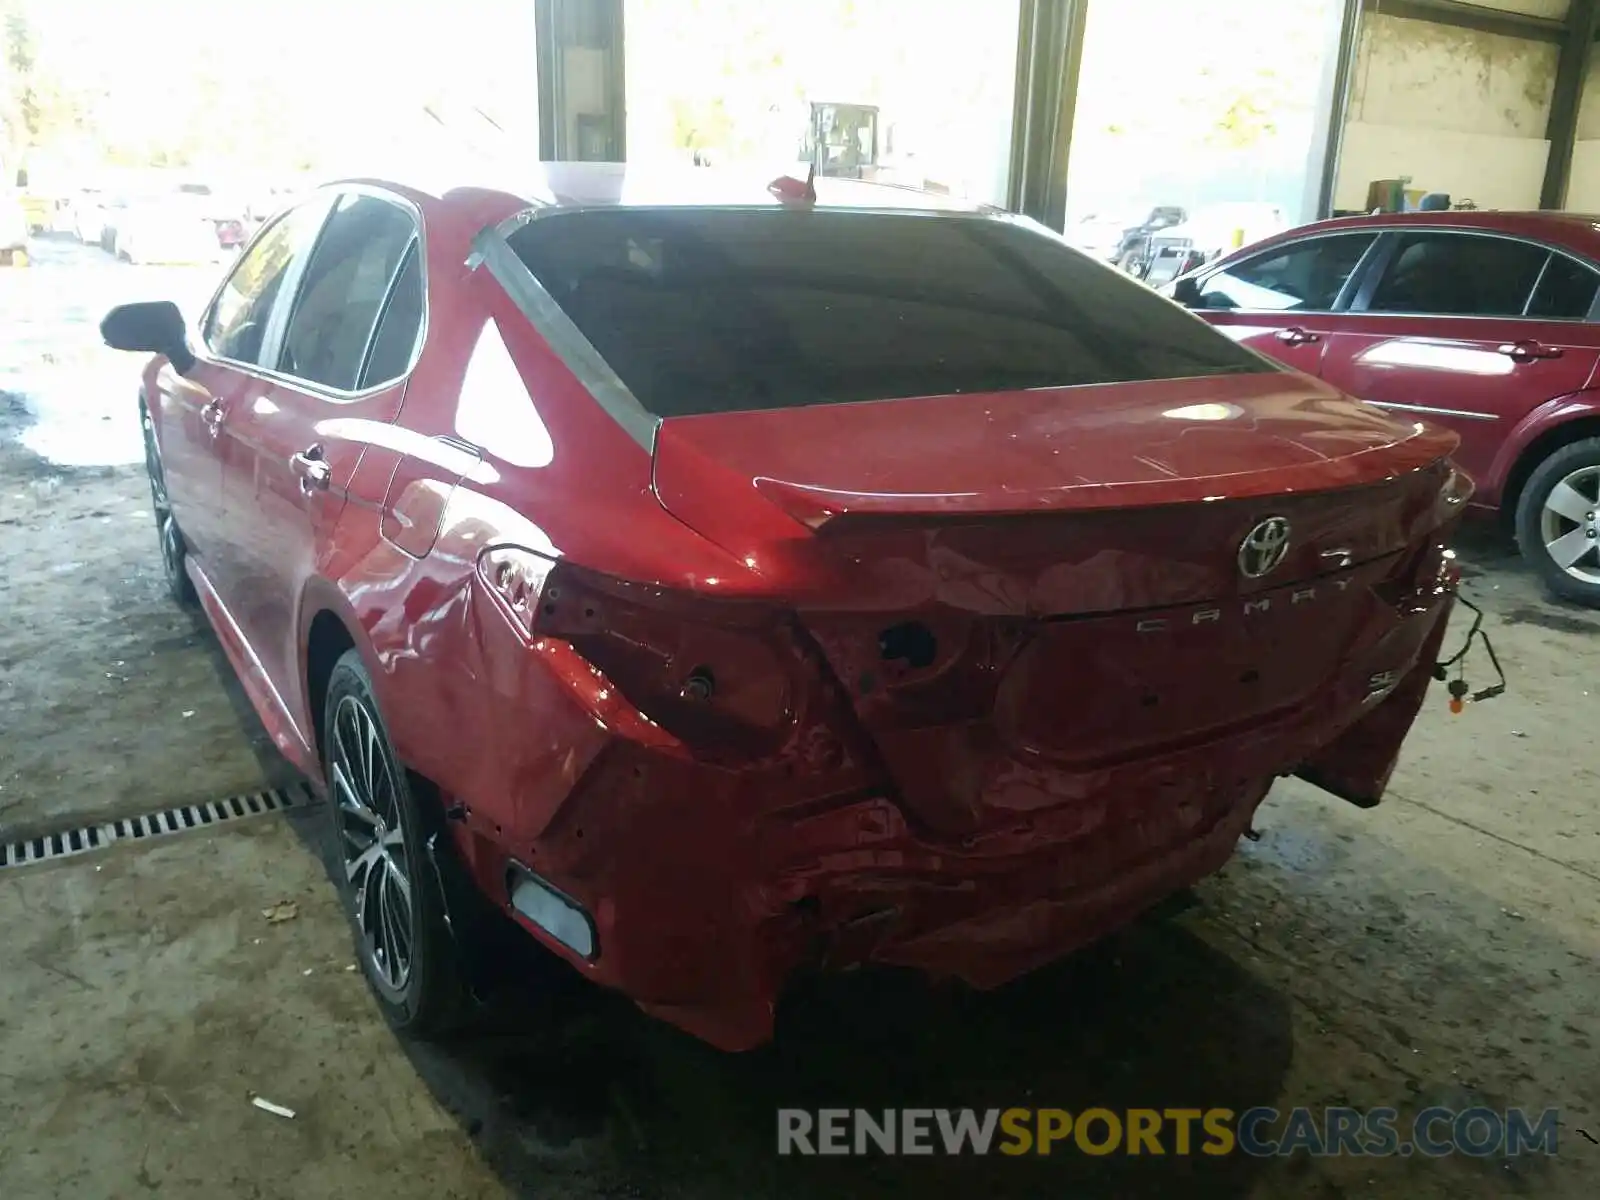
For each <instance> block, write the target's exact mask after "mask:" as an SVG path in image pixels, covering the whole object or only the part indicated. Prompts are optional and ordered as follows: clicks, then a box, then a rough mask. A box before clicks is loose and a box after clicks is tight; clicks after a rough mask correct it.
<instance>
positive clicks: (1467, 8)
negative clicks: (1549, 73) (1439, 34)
mask: <svg viewBox="0 0 1600 1200" xmlns="http://www.w3.org/2000/svg"><path fill="white" fill-rule="evenodd" d="M1364 7H1365V9H1366V11H1367V12H1369V13H1381V14H1382V15H1384V16H1387V17H1404V18H1406V19H1407V20H1411V21H1427V22H1428V23H1429V24H1432V25H1446V26H1449V27H1450V28H1452V29H1473V30H1476V31H1477V32H1479V33H1498V34H1500V35H1502V36H1504V37H1514V38H1524V39H1526V40H1529V41H1535V42H1553V43H1556V44H1558V45H1559V44H1560V43H1562V42H1564V41H1566V37H1567V24H1566V22H1565V21H1557V20H1553V19H1551V18H1550V17H1530V16H1528V15H1527V14H1525V13H1515V12H1503V11H1501V10H1499V9H1494V8H1485V7H1483V6H1482V5H1481V4H1467V3H1465V0H1364Z"/></svg>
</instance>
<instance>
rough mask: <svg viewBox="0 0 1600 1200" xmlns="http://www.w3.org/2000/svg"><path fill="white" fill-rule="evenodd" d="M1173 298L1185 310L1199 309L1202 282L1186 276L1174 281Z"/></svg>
mask: <svg viewBox="0 0 1600 1200" xmlns="http://www.w3.org/2000/svg"><path fill="white" fill-rule="evenodd" d="M1172 298H1173V299H1174V300H1176V301H1177V302H1178V303H1179V304H1181V305H1183V306H1184V307H1185V308H1199V307H1201V304H1200V281H1199V280H1198V279H1196V278H1194V276H1192V275H1185V276H1183V277H1182V278H1181V279H1177V280H1174V281H1173V284H1172Z"/></svg>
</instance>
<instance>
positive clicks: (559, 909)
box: [506, 866, 597, 958]
mask: <svg viewBox="0 0 1600 1200" xmlns="http://www.w3.org/2000/svg"><path fill="white" fill-rule="evenodd" d="M506 882H507V886H508V887H509V888H510V890H511V907H512V908H514V909H516V910H517V912H519V913H521V914H522V915H523V916H524V917H526V918H527V919H528V920H530V921H532V922H533V923H534V924H535V925H537V926H538V927H539V928H540V929H542V930H544V931H545V932H546V933H548V934H549V935H550V936H551V937H553V938H555V940H556V941H558V942H560V943H561V944H562V945H563V946H566V947H567V948H568V949H570V950H572V951H574V952H575V953H577V954H580V955H582V956H583V957H584V958H593V957H594V956H595V953H596V949H597V947H596V946H595V936H594V922H593V921H591V920H590V919H589V914H588V913H586V912H584V911H583V909H582V908H580V907H579V906H578V905H577V904H576V903H575V902H574V901H572V900H569V899H568V898H567V897H566V896H563V895H562V894H561V893H560V892H558V891H556V890H555V888H553V887H551V886H550V885H549V884H548V883H546V882H545V881H544V880H542V879H540V878H539V877H538V876H537V875H534V874H533V873H532V872H531V871H528V870H526V869H525V868H523V867H518V866H513V867H512V868H511V873H510V875H509V877H508V878H507V881H506Z"/></svg>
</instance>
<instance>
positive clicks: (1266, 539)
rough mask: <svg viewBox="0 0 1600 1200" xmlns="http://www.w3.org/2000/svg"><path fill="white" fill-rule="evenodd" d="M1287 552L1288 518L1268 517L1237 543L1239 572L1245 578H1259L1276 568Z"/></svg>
mask: <svg viewBox="0 0 1600 1200" xmlns="http://www.w3.org/2000/svg"><path fill="white" fill-rule="evenodd" d="M1288 553H1289V522H1288V520H1287V519H1286V518H1284V517H1268V518H1267V519H1266V520H1265V521H1262V522H1261V523H1260V524H1259V525H1257V526H1256V527H1255V528H1254V529H1252V530H1251V531H1250V532H1249V533H1247V534H1245V538H1244V541H1242V542H1240V543H1239V573H1240V574H1241V575H1243V576H1244V577H1245V578H1246V579H1261V578H1262V577H1264V576H1267V575H1270V574H1272V572H1273V571H1275V570H1277V569H1278V564H1279V563H1281V562H1283V560H1284V558H1285V557H1286V556H1287V555H1288Z"/></svg>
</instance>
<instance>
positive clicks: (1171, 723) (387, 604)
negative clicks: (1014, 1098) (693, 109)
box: [102, 164, 1470, 1048]
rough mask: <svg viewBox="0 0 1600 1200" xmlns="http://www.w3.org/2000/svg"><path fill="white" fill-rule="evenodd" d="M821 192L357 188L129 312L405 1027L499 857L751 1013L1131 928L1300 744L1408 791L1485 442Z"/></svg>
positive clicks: (1018, 258) (1023, 256) (1091, 265)
mask: <svg viewBox="0 0 1600 1200" xmlns="http://www.w3.org/2000/svg"><path fill="white" fill-rule="evenodd" d="M461 182H462V183H463V184H466V183H470V182H471V181H467V180H463V181H461ZM816 191H817V192H819V193H820V196H818V195H816V194H815V193H811V192H809V190H808V188H807V187H806V186H805V185H803V184H800V183H797V182H795V181H792V180H791V181H779V182H778V183H775V184H773V185H772V186H771V187H770V188H769V187H766V186H762V185H759V184H758V185H755V186H753V187H750V188H740V187H737V186H735V185H734V184H731V183H729V182H726V181H723V180H720V179H717V178H715V177H714V176H712V175H710V173H707V172H699V173H695V174H691V175H687V176H685V177H683V178H677V177H673V178H672V179H659V178H653V177H650V176H641V175H640V174H639V173H638V171H637V169H636V168H624V167H618V166H609V165H600V164H569V165H565V166H561V167H550V168H547V169H546V170H545V171H544V172H543V173H538V172H534V173H532V174H531V177H530V178H529V180H528V181H527V185H526V187H524V188H520V189H515V190H510V191H505V190H497V189H489V188H479V187H466V186H463V187H460V188H457V189H455V190H451V191H448V192H443V193H441V192H437V191H427V190H423V189H420V188H414V187H408V186H404V185H400V184H376V183H371V182H357V183H347V184H335V185H332V186H329V187H327V188H325V189H323V190H321V191H320V192H317V193H315V194H314V195H312V196H311V197H310V198H309V199H306V200H304V201H303V202H301V203H298V204H296V205H295V206H294V207H292V208H291V209H289V211H287V212H286V213H284V214H282V215H281V216H279V217H278V218H276V219H275V220H274V221H272V222H270V223H269V224H267V225H266V226H265V227H264V229H263V230H262V231H261V232H260V233H259V234H258V235H256V237H255V238H254V239H253V241H252V242H251V244H250V245H249V246H248V247H246V249H245V250H244V252H243V254H242V255H241V257H240V258H239V260H238V262H237V263H236V264H235V266H234V267H233V269H232V270H231V272H230V273H229V275H228V277H227V278H226V279H225V281H224V282H223V283H222V285H221V287H220V289H219V290H218V292H217V293H216V296H215V298H214V299H213V300H212V301H211V303H210V304H209V305H208V306H207V307H206V308H205V309H204V311H202V312H201V313H199V314H197V319H196V321H195V322H194V324H193V325H192V326H189V325H188V324H187V323H186V322H185V321H184V320H183V318H182V317H181V316H180V315H179V314H178V311H177V309H176V308H175V306H173V305H172V304H170V303H166V302H157V303H150V304H139V305H128V306H123V307H121V308H118V309H115V310H113V311H112V312H111V313H110V314H109V315H108V316H107V317H106V319H105V321H104V323H103V325H102V332H103V335H104V336H105V338H106V340H107V342H108V343H110V344H111V345H113V346H115V347H118V348H121V349H127V350H142V351H153V352H155V353H156V355H157V357H156V358H155V359H154V360H152V361H151V362H150V363H149V364H148V365H147V366H146V368H145V370H144V373H143V382H142V386H141V387H140V389H139V397H138V402H139V405H140V411H141V415H142V418H143V420H144V426H145V430H146V435H147V466H148V471H149V476H150V486H151V492H152V495H153V497H154V507H155V513H156V519H157V527H158V530H159V533H160V544H161V548H162V556H163V561H164V564H165V566H166V570H167V573H168V579H169V581H170V584H171V587H172V589H173V591H174V594H175V595H176V596H177V597H178V598H180V599H186V600H194V599H196V598H198V601H199V603H200V604H202V605H203V606H204V609H205V612H206V613H207V615H208V616H209V618H210V620H211V622H212V624H213V625H214V626H215V628H216V630H217V633H218V635H219V637H220V640H221V643H222V645H223V646H224V647H225V648H226V651H227V653H228V655H229V657H230V658H231V660H232V662H233V664H234V666H235V668H236V669H237V671H238V673H239V676H240V678H241V679H242V681H243V683H244V686H245V688H246V690H247V691H248V693H249V695H250V697H251V699H252V701H253V702H254V704H255V706H256V708H257V711H258V712H259V713H260V714H261V717H262V719H263V721H264V722H265V724H266V727H267V728H268V730H269V731H270V732H271V733H272V735H273V737H274V739H275V741H276V742H277V744H278V746H279V747H280V748H281V749H282V750H283V751H284V753H285V754H287V755H288V756H289V758H291V759H292V760H293V761H294V762H295V763H297V764H298V765H299V766H300V767H301V768H302V769H303V770H304V771H305V772H306V773H307V774H308V775H309V776H311V777H312V778H313V779H316V780H318V781H320V782H321V783H322V784H323V785H324V786H325V788H326V789H327V794H328V796H329V799H330V803H329V805H328V806H327V807H328V814H329V818H328V819H329V823H330V843H331V844H332V845H334V846H336V847H337V854H338V858H337V862H338V877H339V879H340V880H341V883H342V890H343V894H344V898H345V901H346V903H347V905H348V906H349V910H350V913H351V916H352V920H353V923H354V927H355V930H356V936H357V941H358V946H359V952H360V961H361V962H362V964H363V969H364V970H365V973H366V976H367V978H368V980H369V982H370V984H371V986H372V988H373V990H374V991H375V993H376V994H377V996H378V997H379V999H380V1001H381V1003H382V1006H383V1008H384V1010H385V1012H386V1014H387V1015H388V1017H389V1019H390V1020H391V1021H393V1022H394V1023H395V1024H396V1025H398V1026H401V1027H408V1028H412V1029H415V1030H418V1031H423V1032H428V1031H437V1030H439V1029H442V1028H444V1027H446V1026H447V1025H448V1024H449V1023H450V1022H451V1020H452V1019H453V1018H454V1017H455V1016H456V1015H457V1014H458V1013H459V1012H460V1001H461V999H462V996H463V987H464V985H463V978H464V977H465V976H466V975H467V974H468V973H469V972H470V970H471V963H472V955H471V954H470V953H469V952H464V951H462V949H461V948H462V946H463V944H464V943H465V942H470V941H471V939H472V936H473V931H474V929H476V928H477V927H478V918H476V917H475V916H474V915H473V914H474V912H475V909H474V904H475V903H477V902H487V905H488V906H489V908H491V909H493V910H497V911H498V912H500V913H503V914H507V915H509V916H510V917H511V918H512V919H513V920H514V921H516V922H517V923H519V924H520V926H521V928H522V929H523V930H525V931H526V932H527V933H528V934H531V935H532V936H533V938H535V939H537V940H538V942H539V943H541V944H542V945H543V946H544V947H546V948H547V949H548V950H550V951H553V952H555V953H556V954H558V955H560V956H561V957H562V958H564V959H565V960H566V961H567V962H569V963H570V964H572V966H574V967H575V968H576V969H578V970H579V971H581V972H583V973H584V974H586V975H587V976H589V977H590V978H592V979H594V980H596V981H599V982H601V983H604V984H607V985H610V986H612V987H615V988H618V989H621V990H622V991H624V992H625V993H627V994H628V995H630V996H632V997H633V998H634V999H635V1000H636V1001H637V1002H638V1003H639V1004H640V1005H641V1006H642V1007H644V1008H645V1009H646V1010H648V1011H650V1012H652V1013H655V1014H658V1015H659V1016H661V1017H663V1018H665V1019H667V1020H670V1021H673V1022H675V1023H677V1024H678V1025H680V1026H682V1027H683V1028H685V1029H688V1030H690V1031H692V1032H694V1033H696V1034H698V1035H700V1036H702V1037H704V1038H706V1039H707V1040H709V1041H711V1042H713V1043H715V1044H716V1045H719V1046H722V1047H726V1048H742V1047H748V1046H752V1045H755V1044H757V1043H759V1042H761V1041H762V1040H763V1039H765V1038H766V1037H767V1036H768V1035H769V1034H770V1031H771V1028H772V1021H773V1011H774V1005H775V1003H776V1000H777V998H778V996H779V995H780V994H781V992H782V990H783V988H784V985H785V982H786V981H787V980H788V979H790V978H791V977H792V976H793V975H794V974H795V973H796V972H797V971H800V970H802V969H805V968H813V967H827V968H841V967H847V966H850V965H854V964H861V963H869V962H875V963H892V964H899V965H902V966H910V967H916V968H920V969H922V970H925V971H927V972H929V973H930V974H934V975H946V976H957V977H960V978H963V979H965V980H968V981H970V982H971V983H973V984H975V985H978V986H982V987H988V986H993V985H996V984H999V983H1001V982H1003V981H1005V980H1008V979H1010V978H1012V977H1014V976H1016V975H1018V974H1020V973H1022V972H1024V971H1027V970H1029V969H1031V968H1033V967H1035V966H1038V965H1039V964H1041V963H1044V962H1046V961H1049V960H1051V959H1053V958H1056V957H1058V956H1060V955H1062V954H1064V953H1066V952H1067V951H1069V950H1071V949H1073V948H1074V947H1077V946H1080V945H1082V944H1084V943H1086V942H1088V941H1090V940H1092V939H1094V938H1096V937H1098V936H1100V935H1102V934H1104V933H1105V932H1107V931H1108V930H1110V929H1112V928H1114V927H1116V926H1117V925H1119V924H1121V923H1123V922H1126V921H1127V920H1129V919H1131V918H1132V917H1133V916H1134V915H1135V914H1137V913H1138V912H1140V911H1141V910H1143V909H1145V908H1147V907H1148V906H1150V905H1151V904H1153V903H1155V902H1157V901H1158V900H1160V899H1161V898H1163V897H1165V896H1167V895H1168V894H1170V893H1171V892H1173V891H1174V890H1176V889H1179V888H1182V887H1185V886H1187V885H1189V884H1191V883H1193V882H1194V881H1196V880H1198V879H1199V878H1201V877H1203V876H1205V875H1207V874H1208V873H1210V872H1212V871H1215V870H1216V869H1217V868H1219V867H1220V866H1221V865H1222V864H1223V863H1224V862H1225V861H1226V860H1227V859H1228V857H1229V856H1230V854H1231V853H1232V850H1233V847H1234V845H1235V844H1236V842H1237V840H1238V838H1239V837H1240V835H1241V834H1242V833H1244V832H1245V831H1246V830H1247V829H1248V828H1249V826H1250V822H1251V818H1252V814H1253V813H1254V812H1255V809H1256V806H1257V805H1258V804H1259V803H1260V802H1261V800H1262V798H1263V797H1264V796H1265V795H1266V792H1267V790H1268V788H1269V787H1270V786H1271V784H1272V782H1273V780H1274V779H1276V778H1277V777H1278V776H1280V775H1284V774H1288V773H1296V772H1298V773H1300V774H1302V775H1304V776H1306V777H1307V778H1310V779H1312V780H1315V781H1316V782H1318V783H1320V784H1321V785H1322V786H1324V787H1326V788H1327V789H1328V790H1330V791H1332V792H1334V793H1335V794H1337V795H1339V796H1341V797H1343V798H1345V799H1347V800H1349V801H1351V802H1353V803H1356V804H1358V805H1362V806H1369V805H1372V804H1375V803H1377V802H1378V800H1379V799H1380V797H1381V796H1382V794H1383V792H1384V788H1385V785H1386V782H1387V779H1388V776H1389V773H1390V771H1391V769H1392V768H1393V765H1394V760H1395V756H1396V754H1397V752H1398V750H1399V748H1400V744H1401V741H1402V739H1403V738H1404V737H1405V734H1406V732H1407V730H1408V728H1409V727H1410V725H1411V723H1412V720H1413V718H1414V717H1415V715H1416V713H1417V710H1418V707H1419V705H1420V704H1421V702H1422V699H1423V695H1424V692H1425V691H1426V689H1427V687H1428V683H1429V681H1430V680H1431V678H1432V677H1433V668H1434V665H1435V662H1436V659H1437V657H1438V654H1439V647H1440V642H1441V639H1442V638H1443V636H1444V632H1445V626H1446V620H1447V617H1448V614H1449V612H1450V609H1451V605H1452V602H1453V598H1454V587H1455V572H1454V568H1453V566H1452V565H1451V562H1450V559H1451V555H1450V554H1449V552H1448V551H1447V549H1446V543H1447V540H1448V538H1449V537H1450V535H1451V531H1452V529H1453V528H1454V526H1455V524H1456V522H1457V520H1458V518H1459V516H1460V513H1461V511H1462V507H1463V505H1464V502H1465V500H1466V499H1467V496H1468V495H1469V493H1470V484H1468V483H1467V482H1466V481H1465V478H1464V476H1462V475H1461V474H1460V473H1459V472H1457V471H1456V470H1455V469H1454V468H1453V467H1452V465H1451V464H1450V462H1449V459H1448V455H1449V454H1450V452H1451V450H1452V449H1453V448H1454V446H1455V438H1454V437H1453V436H1452V435H1450V434H1448V433H1446V432H1443V431H1439V430H1435V429H1432V428H1431V427H1427V426H1424V425H1421V424H1418V423H1413V422H1411V421H1409V420H1407V421H1403V422H1395V421H1393V420H1391V419H1390V418H1389V417H1387V416H1386V415H1384V414H1383V413H1381V412H1379V411H1378V410H1376V409H1374V408H1371V407H1368V406H1366V405H1363V404H1360V403H1358V402H1356V401H1353V400H1350V399H1348V398H1346V397H1345V396H1343V395H1341V394H1340V393H1339V392H1338V391H1337V390H1335V389H1334V388H1332V387H1329V386H1328V385H1326V384H1324V383H1321V382H1318V381H1316V380H1314V379H1310V378H1308V377H1306V376H1304V375H1300V374H1295V373H1293V372H1289V371H1285V370H1281V369H1279V368H1278V367H1277V366H1275V365H1273V364H1270V363H1268V362H1267V361H1266V360H1264V359H1262V358H1261V357H1259V356H1257V355H1255V354H1251V353H1248V352H1246V351H1245V350H1243V349H1241V348H1240V347H1238V346H1236V345H1234V344H1233V343H1232V342H1230V341H1229V340H1228V339H1227V338H1225V337H1222V336H1221V335H1219V334H1218V333H1217V332H1215V331H1214V330H1212V329H1210V328H1208V327H1207V326H1206V325H1205V324H1204V323H1203V322H1201V321H1198V320H1195V319H1194V318H1193V317H1192V316H1190V315H1189V314H1188V313H1185V312H1184V311H1182V309H1180V308H1178V307H1177V306H1175V305H1172V304H1170V303H1168V302H1166V301H1165V300H1162V299H1161V298H1160V297H1158V296H1156V295H1154V294H1153V293H1152V292H1150V291H1149V290H1147V289H1146V288H1144V287H1142V286H1141V285H1139V284H1137V283H1134V282H1133V281H1131V280H1129V279H1128V278H1126V277H1125V276H1123V275H1121V274H1120V273H1118V272H1117V271H1115V270H1114V269H1112V268H1110V267H1107V266H1104V265H1102V264H1098V263H1095V262H1093V261H1091V260H1090V259H1088V258H1087V257H1085V256H1083V255H1081V254H1079V253H1077V252H1076V251H1073V250H1072V249H1070V248H1069V247H1068V246H1067V245H1066V244H1065V243H1064V242H1063V241H1062V240H1061V239H1060V238H1059V237H1057V236H1056V235H1053V234H1050V233H1048V232H1047V231H1045V230H1043V229H1042V228H1040V227H1038V226H1036V225H1033V224H1031V223H1029V222H1026V221H1022V220H1020V219H1016V218H1012V217H1008V216H1006V215H1004V214H1000V213H996V212H993V211H989V210H981V209H979V210H974V209H968V208H964V207H962V206H961V205H960V204H959V203H957V202H955V201H952V200H950V199H949V198H948V197H937V196H927V195H923V194H920V193H917V192H913V191H906V190H902V189H896V188H883V187H877V186H874V185H871V184H864V183H859V182H851V181H843V180H820V181H818V182H817V183H816ZM130 390H131V389H130Z"/></svg>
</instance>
